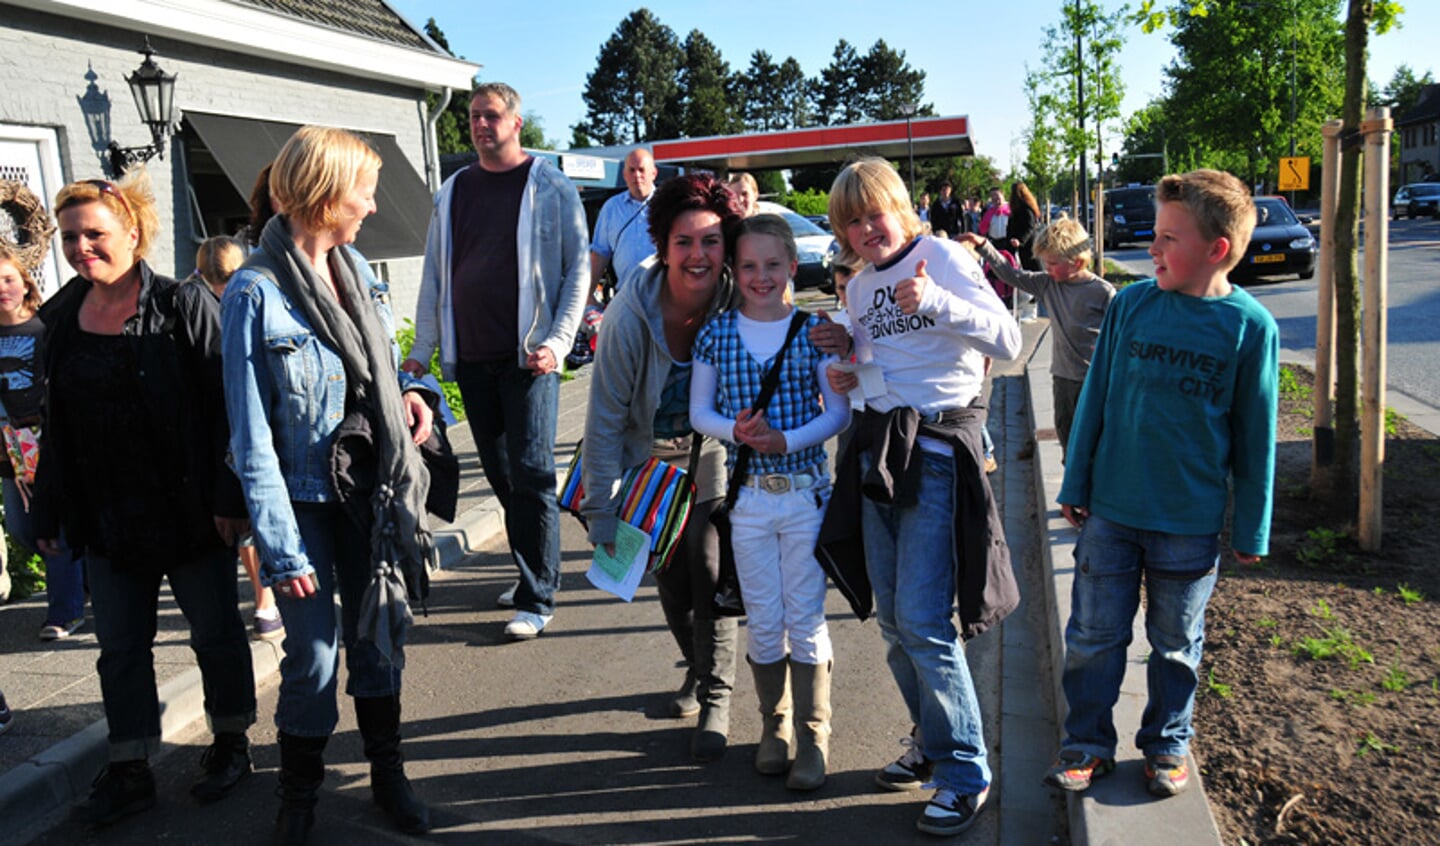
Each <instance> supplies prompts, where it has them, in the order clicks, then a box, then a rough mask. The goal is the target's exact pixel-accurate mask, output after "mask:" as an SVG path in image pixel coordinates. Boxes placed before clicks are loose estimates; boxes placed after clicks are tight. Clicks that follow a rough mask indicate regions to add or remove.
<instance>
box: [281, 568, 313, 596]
mask: <svg viewBox="0 0 1440 846" xmlns="http://www.w3.org/2000/svg"><path fill="white" fill-rule="evenodd" d="M275 592H276V593H278V594H279V595H281V596H283V597H285V598H286V599H308V598H310V597H312V596H314V595H315V594H316V593H318V592H319V588H318V586H317V585H316V584H315V574H314V573H306V574H305V575H303V576H299V577H297V578H294V579H286V580H285V581H283V582H276V583H275Z"/></svg>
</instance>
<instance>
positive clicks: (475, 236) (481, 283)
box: [450, 159, 535, 361]
mask: <svg viewBox="0 0 1440 846" xmlns="http://www.w3.org/2000/svg"><path fill="white" fill-rule="evenodd" d="M534 161H535V160H534V159H526V160H525V163H524V164H522V165H519V166H518V167H513V168H511V169H510V170H506V171H501V172H499V173H492V172H491V171H488V170H486V169H484V168H483V167H481V166H480V165H479V164H478V163H477V164H475V165H472V166H471V167H468V168H466V169H465V170H463V171H461V172H460V174H459V175H458V176H456V177H455V185H454V186H453V187H452V188H451V194H450V197H451V199H450V279H451V294H452V297H453V300H454V302H453V306H454V308H453V313H454V315H455V340H456V344H457V346H456V349H457V354H458V356H459V358H460V360H461V361H513V360H514V358H515V350H516V349H517V348H519V346H520V319H519V313H520V282H519V280H520V259H519V255H518V248H517V241H516V237H517V236H516V232H517V230H518V228H519V224H520V198H521V196H522V195H523V194H524V192H525V183H526V181H527V180H529V178H530V165H531V164H532V163H533V162H534Z"/></svg>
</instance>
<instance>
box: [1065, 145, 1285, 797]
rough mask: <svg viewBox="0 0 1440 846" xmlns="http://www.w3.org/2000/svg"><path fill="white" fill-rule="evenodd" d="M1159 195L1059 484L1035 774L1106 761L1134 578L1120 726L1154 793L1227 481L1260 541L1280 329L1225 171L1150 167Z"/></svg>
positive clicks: (1184, 731)
mask: <svg viewBox="0 0 1440 846" xmlns="http://www.w3.org/2000/svg"><path fill="white" fill-rule="evenodd" d="M1156 202H1157V206H1158V208H1157V214H1156V220H1155V241H1154V243H1153V245H1152V246H1151V247H1150V256H1151V258H1152V259H1153V260H1154V262H1155V279H1154V280H1147V281H1145V282H1140V283H1137V284H1134V285H1131V286H1129V287H1127V288H1125V289H1124V290H1122V291H1121V292H1120V293H1119V294H1118V295H1117V296H1116V297H1115V299H1114V301H1113V303H1112V304H1111V306H1110V310H1109V311H1108V312H1107V313H1106V315H1105V320H1104V322H1103V323H1102V324H1101V328H1100V340H1099V343H1098V344H1097V346H1096V348H1095V355H1094V358H1093V360H1092V363H1091V367H1090V372H1089V375H1088V376H1087V378H1086V381H1085V387H1084V389H1083V390H1082V391H1081V394H1080V401H1079V407H1078V408H1077V410H1076V414H1075V423H1074V429H1073V430H1072V432H1071V435H1070V443H1069V448H1068V450H1067V463H1066V467H1065V480H1064V483H1063V484H1062V486H1061V488H1060V496H1059V500H1060V503H1061V510H1062V511H1063V512H1064V514H1065V517H1066V519H1067V520H1069V521H1070V523H1071V524H1072V525H1074V526H1076V527H1078V528H1080V529H1081V532H1080V539H1079V541H1078V543H1077V544H1076V547H1075V565H1076V566H1075V580H1074V585H1073V589H1072V598H1071V612H1070V622H1069V624H1068V625H1067V626H1066V629H1065V653H1066V654H1065V670H1064V675H1063V682H1062V684H1063V687H1064V691H1065V698H1066V700H1067V702H1068V704H1069V715H1068V716H1067V717H1066V720H1065V739H1064V741H1063V742H1062V745H1061V751H1060V755H1059V757H1058V759H1057V761H1056V762H1055V765H1054V766H1053V767H1052V768H1051V769H1050V771H1049V772H1048V773H1047V774H1046V776H1045V781H1046V783H1048V784H1051V785H1053V786H1055V787H1059V788H1061V789H1064V790H1071V791H1078V790H1084V789H1085V788H1087V787H1089V786H1090V782H1091V780H1092V778H1095V777H1098V776H1102V775H1105V774H1106V773H1108V772H1110V771H1111V770H1113V769H1114V766H1115V747H1116V734H1115V725H1114V722H1113V719H1112V711H1113V708H1114V705H1115V702H1116V700H1117V698H1118V697H1119V692H1120V682H1121V678H1122V677H1123V676H1124V673H1125V660H1126V659H1125V653H1126V647H1127V646H1128V645H1129V643H1130V639H1131V637H1130V632H1131V624H1132V621H1133V620H1134V617H1135V613H1136V611H1137V609H1138V607H1139V602H1140V585H1141V582H1142V579H1143V580H1144V584H1145V593H1146V598H1147V602H1146V617H1145V627H1146V633H1147V635H1148V638H1149V641H1150V646H1151V649H1152V651H1151V654H1150V658H1149V661H1148V662H1147V667H1146V674H1147V682H1148V691H1149V701H1148V703H1147V705H1146V708H1145V713H1144V716H1143V718H1142V720H1141V726H1140V731H1139V733H1138V734H1137V735H1136V738H1135V743H1136V745H1137V746H1138V747H1140V749H1141V751H1142V752H1143V753H1144V755H1145V777H1146V779H1147V787H1148V789H1149V791H1150V792H1151V793H1152V794H1154V795H1156V796H1173V795H1175V794H1177V793H1179V792H1180V791H1182V790H1184V789H1185V786H1186V784H1187V782H1188V780H1189V768H1188V759H1187V756H1188V753H1189V744H1190V738H1191V736H1192V735H1193V734H1194V731H1193V729H1192V728H1191V713H1192V711H1193V709H1194V704H1195V689H1196V686H1197V684H1198V680H1199V676H1198V668H1199V666H1200V656H1201V650H1202V647H1203V644H1204V632H1205V606H1206V603H1207V602H1208V601H1209V599H1210V594H1211V591H1212V590H1213V589H1214V587H1215V580H1216V575H1217V570H1218V566H1219V561H1220V531H1221V529H1222V528H1223V525H1224V521H1225V506H1226V499H1227V496H1228V494H1229V486H1230V484H1231V483H1233V488H1234V497H1235V509H1234V520H1233V527H1232V535H1231V545H1232V546H1233V547H1234V550H1235V555H1236V557H1237V558H1238V559H1239V560H1240V561H1241V562H1242V563H1254V562H1256V561H1258V560H1259V558H1260V556H1261V555H1265V554H1266V553H1268V551H1269V534H1270V509H1271V489H1272V483H1273V479H1274V472H1275V417H1276V396H1277V394H1276V381H1277V376H1278V361H1277V359H1278V355H1279V333H1278V330H1277V328H1276V325H1275V320H1274V318H1273V317H1271V315H1270V313H1269V312H1268V311H1266V309H1265V308H1264V307H1263V306H1261V305H1260V304H1259V302H1257V301H1256V300H1255V298H1253V297H1251V296H1250V295H1249V294H1247V293H1246V292H1245V291H1243V290H1241V289H1240V288H1236V287H1234V286H1232V285H1231V284H1230V281H1229V279H1228V278H1227V274H1228V273H1229V271H1230V270H1231V269H1232V268H1233V267H1234V266H1235V265H1236V264H1238V263H1239V261H1240V259H1241V257H1242V256H1243V255H1244V254H1245V247H1246V245H1247V244H1248V243H1249V241H1250V234H1251V232H1252V231H1253V230H1254V227H1255V205H1254V202H1253V201H1252V200H1251V199H1250V194H1249V191H1248V190H1246V188H1245V186H1244V184H1242V183H1241V182H1240V180H1238V179H1236V178H1235V177H1234V176H1231V175H1229V174H1226V173H1220V172H1218V171H1213V170H1197V171H1193V172H1191V173H1187V174H1184V175H1180V176H1174V175H1172V176H1167V177H1165V178H1164V179H1162V180H1161V181H1160V184H1159V185H1158V186H1157V190H1156Z"/></svg>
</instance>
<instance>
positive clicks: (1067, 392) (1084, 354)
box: [959, 217, 1115, 450]
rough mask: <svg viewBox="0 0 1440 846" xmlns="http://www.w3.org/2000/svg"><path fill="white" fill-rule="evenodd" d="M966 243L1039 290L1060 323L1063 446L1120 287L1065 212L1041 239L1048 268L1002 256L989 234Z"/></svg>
mask: <svg viewBox="0 0 1440 846" xmlns="http://www.w3.org/2000/svg"><path fill="white" fill-rule="evenodd" d="M959 240H960V242H961V243H963V244H966V245H967V246H971V247H974V248H975V249H976V250H977V251H978V252H979V254H980V257H981V258H982V259H984V260H985V261H987V262H989V264H990V269H991V270H993V271H994V272H995V275H997V276H999V277H1000V279H1001V281H1003V282H1005V283H1007V284H1009V285H1011V286H1014V287H1016V288H1019V289H1020V290H1022V291H1024V292H1026V293H1027V294H1033V295H1035V297H1036V299H1038V300H1039V301H1040V303H1041V304H1042V305H1044V306H1045V312H1046V314H1048V315H1049V317H1050V320H1051V323H1052V324H1053V325H1054V327H1055V330H1056V331H1055V333H1054V338H1055V341H1054V348H1053V352H1052V353H1051V359H1050V373H1051V375H1052V376H1053V377H1054V378H1053V379H1052V381H1051V395H1052V397H1053V400H1054V405H1055V432H1056V434H1057V435H1058V436H1059V438H1060V448H1061V449H1062V450H1064V449H1066V448H1067V446H1068V444H1069V442H1070V425H1071V422H1072V421H1073V420H1074V419H1075V404H1076V403H1077V402H1079V400H1080V387H1081V386H1082V385H1083V384H1085V373H1086V371H1088V370H1089V369H1090V356H1091V355H1092V354H1093V353H1094V352H1095V339H1096V338H1097V337H1099V335H1100V321H1101V320H1103V319H1104V318H1105V310H1106V309H1108V308H1109V307H1110V300H1111V299H1113V298H1114V297H1115V286H1113V285H1111V284H1110V283H1109V282H1106V281H1105V280H1104V279H1101V278H1100V277H1099V276H1096V275H1095V274H1094V273H1091V272H1090V260H1091V253H1090V236H1089V235H1087V234H1086V233H1085V228H1084V227H1083V226H1081V225H1080V224H1079V223H1077V222H1075V221H1074V220H1071V219H1070V218H1068V217H1062V218H1060V219H1059V220H1057V221H1055V222H1054V223H1052V224H1050V225H1049V226H1047V227H1045V228H1044V229H1042V230H1041V231H1040V234H1039V235H1038V236H1037V237H1036V238H1035V256H1036V257H1037V258H1039V259H1040V262H1041V263H1042V264H1043V265H1044V266H1045V270H1044V271H1043V272H1041V271H1033V270H1025V269H1024V268H1020V267H1015V266H1014V265H1012V264H1011V263H1010V262H1008V261H1006V260H1005V259H1004V258H1002V257H1001V255H1000V251H999V250H997V249H995V247H994V245H992V244H991V243H990V241H989V239H987V238H984V237H982V236H980V235H977V234H974V233H969V234H965V235H962V236H960V239H959Z"/></svg>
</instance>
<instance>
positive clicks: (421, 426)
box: [400, 391, 435, 446]
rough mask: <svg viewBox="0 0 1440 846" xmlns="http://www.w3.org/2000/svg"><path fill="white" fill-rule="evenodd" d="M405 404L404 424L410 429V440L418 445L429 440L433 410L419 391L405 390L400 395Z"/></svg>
mask: <svg viewBox="0 0 1440 846" xmlns="http://www.w3.org/2000/svg"><path fill="white" fill-rule="evenodd" d="M400 399H401V400H403V401H404V404H405V426H406V428H408V429H409V430H410V440H411V441H413V442H414V443H415V446H420V445H421V444H423V443H425V442H426V441H428V440H430V429H431V427H432V426H433V425H434V423H435V412H433V411H431V410H430V404H429V403H427V402H425V398H424V397H422V396H420V392H419V391H406V392H405V393H403V394H401V395H400Z"/></svg>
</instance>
